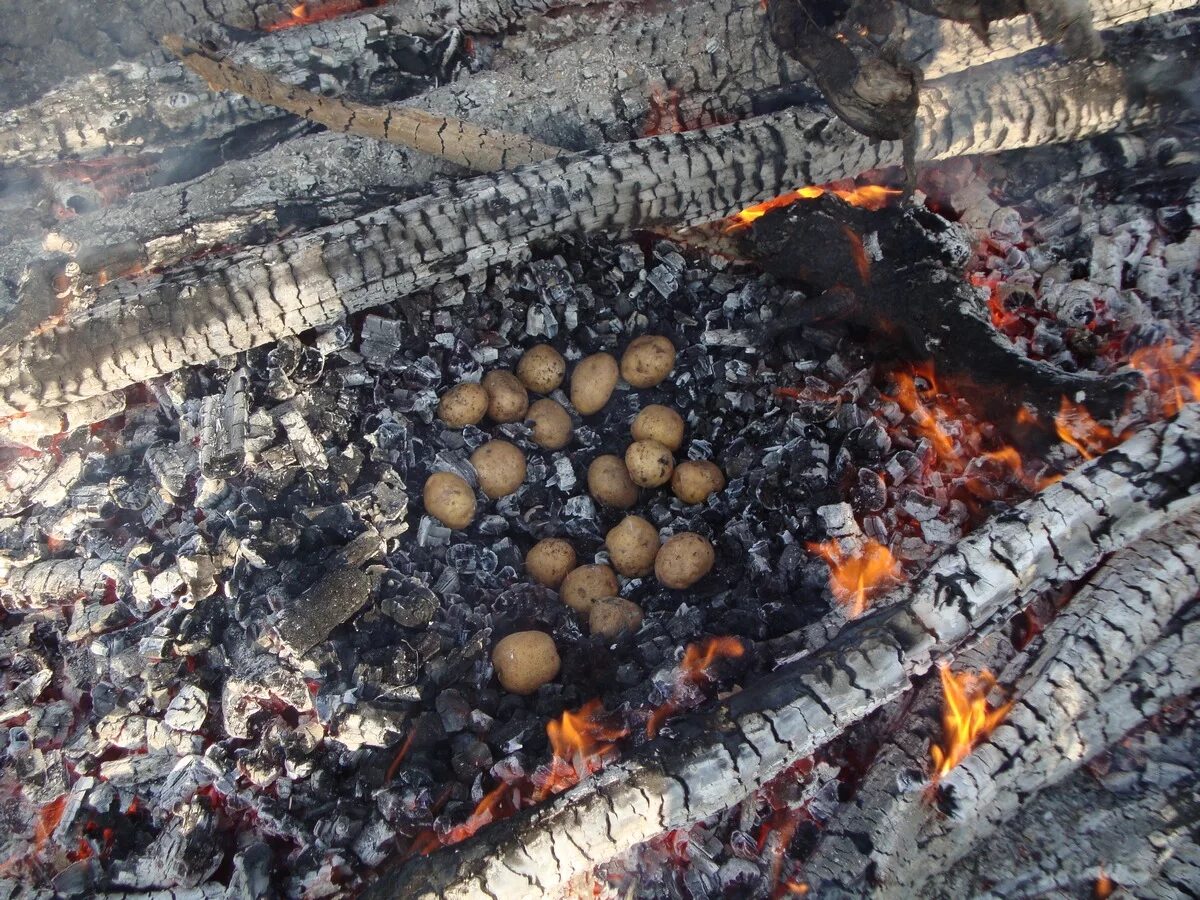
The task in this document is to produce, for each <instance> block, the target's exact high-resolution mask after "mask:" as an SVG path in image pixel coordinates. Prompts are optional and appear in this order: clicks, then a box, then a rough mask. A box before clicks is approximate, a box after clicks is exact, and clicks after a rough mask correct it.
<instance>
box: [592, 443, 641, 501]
mask: <svg viewBox="0 0 1200 900" xmlns="http://www.w3.org/2000/svg"><path fill="white" fill-rule="evenodd" d="M587 480H588V493H589V494H591V495H592V497H593V498H594V499H595V501H596V502H597V503H599V504H600V505H601V506H611V507H613V508H614V509H629V507H631V506H633V504H635V503H637V499H638V489H637V485H636V484H634V483H633V479H632V478H630V477H629V470H628V469H627V468H625V462H624V460H622V459H621V457H619V456H613V454H611V453H605V454H604V455H603V456H597V457H596V458H595V459H594V460H592V464H591V465H590V466H588V476H587Z"/></svg>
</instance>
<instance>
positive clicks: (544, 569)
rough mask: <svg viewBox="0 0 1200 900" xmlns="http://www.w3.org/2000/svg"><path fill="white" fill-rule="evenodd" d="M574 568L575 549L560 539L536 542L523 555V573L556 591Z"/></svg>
mask: <svg viewBox="0 0 1200 900" xmlns="http://www.w3.org/2000/svg"><path fill="white" fill-rule="evenodd" d="M574 568H575V548H574V547H572V546H571V544H570V543H569V542H568V541H564V540H563V539H562V538H546V539H545V540H543V541H538V542H537V543H536V544H534V545H533V547H532V548H531V549H530V551H529V552H528V553H526V554H525V571H526V572H528V573H529V577H530V578H532V579H533V580H534V581H536V582H537V583H538V584H544V585H545V586H546V587H548V588H552V589H553V590H556V591H557V590H558V588H559V586H560V585H561V584H562V582H563V579H564V578H566V577H567V574H568V573H569V572H570V571H571V570H572V569H574Z"/></svg>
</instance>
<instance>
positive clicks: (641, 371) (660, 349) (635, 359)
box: [621, 334, 675, 388]
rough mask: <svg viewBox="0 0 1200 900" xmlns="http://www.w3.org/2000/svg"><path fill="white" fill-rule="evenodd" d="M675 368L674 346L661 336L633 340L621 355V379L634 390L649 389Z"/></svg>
mask: <svg viewBox="0 0 1200 900" xmlns="http://www.w3.org/2000/svg"><path fill="white" fill-rule="evenodd" d="M673 368H675V345H674V344H672V343H671V342H670V341H669V340H668V339H667V338H665V337H663V336H662V335H661V334H643V335H642V336H641V337H639V338H634V339H633V343H631V344H630V345H629V346H628V347H626V348H625V352H624V353H623V354H622V355H621V377H622V378H624V379H625V380H626V381H628V382H629V383H630V384H631V385H633V386H634V387H635V388H650V387H654V386H655V385H656V384H658V383H659V382H661V381H662V380H663V379H664V378H666V377H667V376H668V375H670V374H671V370H672V369H673Z"/></svg>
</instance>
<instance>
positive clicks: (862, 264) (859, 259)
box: [842, 225, 871, 285]
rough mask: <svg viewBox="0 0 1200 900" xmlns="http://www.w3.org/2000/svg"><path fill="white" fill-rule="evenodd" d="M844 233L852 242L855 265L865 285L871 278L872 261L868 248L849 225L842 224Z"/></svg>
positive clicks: (851, 252) (851, 253)
mask: <svg viewBox="0 0 1200 900" xmlns="http://www.w3.org/2000/svg"><path fill="white" fill-rule="evenodd" d="M842 234H844V235H845V236H846V240H847V241H849V242H850V255H851V256H853V257H854V267H855V268H856V269H857V270H858V277H859V280H860V281H862V283H863V284H864V285H865V284H866V283H867V282H869V281H870V280H871V261H870V260H869V259H867V248H866V247H864V246H863V242H862V238H860V237H859V236H858V234H857V233H856V232H855V231H854V229H853V228H851V227H850V226H849V225H843V226H842Z"/></svg>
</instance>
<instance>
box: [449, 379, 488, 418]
mask: <svg viewBox="0 0 1200 900" xmlns="http://www.w3.org/2000/svg"><path fill="white" fill-rule="evenodd" d="M487 408H488V392H487V391H486V390H484V387H483V385H482V384H476V383H475V382H473V381H464V382H462V383H460V384H456V385H455V386H454V387H452V388H450V390H448V391H446V393H444V394H442V399H441V401H439V403H438V410H437V414H438V418H439V419H441V420H442V421H443V422H445V423H446V427H447V428H466V427H467V426H468V425H478V424H479V423H480V421H482V419H483V415H484V413H486V412H487Z"/></svg>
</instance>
